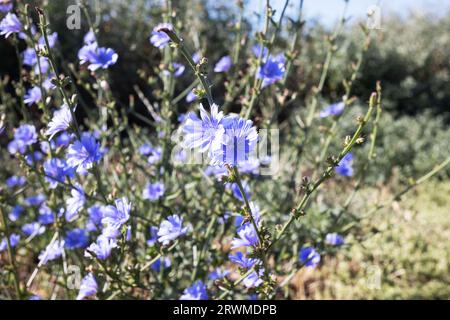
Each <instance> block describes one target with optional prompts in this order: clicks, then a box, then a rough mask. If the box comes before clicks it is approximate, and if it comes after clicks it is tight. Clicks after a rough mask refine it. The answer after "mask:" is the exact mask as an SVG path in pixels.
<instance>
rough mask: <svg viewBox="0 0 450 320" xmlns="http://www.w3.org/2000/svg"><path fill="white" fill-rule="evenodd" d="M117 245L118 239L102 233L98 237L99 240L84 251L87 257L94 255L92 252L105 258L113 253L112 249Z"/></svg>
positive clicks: (100, 257)
mask: <svg viewBox="0 0 450 320" xmlns="http://www.w3.org/2000/svg"><path fill="white" fill-rule="evenodd" d="M116 247H117V241H116V239H111V238H107V237H105V236H103V235H100V236H99V237H98V238H97V241H96V242H94V243H92V244H91V245H90V246H89V247H88V248H87V249H86V251H85V252H84V256H85V257H92V254H91V253H93V254H95V257H97V258H98V259H100V260H105V259H106V258H108V257H109V256H110V255H111V250H112V249H114V248H116Z"/></svg>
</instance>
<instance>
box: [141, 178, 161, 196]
mask: <svg viewBox="0 0 450 320" xmlns="http://www.w3.org/2000/svg"><path fill="white" fill-rule="evenodd" d="M164 190H165V188H164V183H162V182H161V181H157V182H155V183H148V184H147V185H146V186H145V188H144V191H143V192H142V198H143V199H147V200H150V201H156V200H158V199H159V198H161V197H162V196H163V194H164Z"/></svg>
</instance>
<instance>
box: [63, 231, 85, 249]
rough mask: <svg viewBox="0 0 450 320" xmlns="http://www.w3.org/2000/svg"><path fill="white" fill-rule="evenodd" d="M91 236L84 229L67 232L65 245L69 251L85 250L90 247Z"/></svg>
mask: <svg viewBox="0 0 450 320" xmlns="http://www.w3.org/2000/svg"><path fill="white" fill-rule="evenodd" d="M88 242H89V236H88V233H87V231H86V230H84V229H73V230H70V231H69V232H67V235H66V238H65V239H64V244H65V246H66V248H67V249H78V248H84V247H86V246H87V245H88Z"/></svg>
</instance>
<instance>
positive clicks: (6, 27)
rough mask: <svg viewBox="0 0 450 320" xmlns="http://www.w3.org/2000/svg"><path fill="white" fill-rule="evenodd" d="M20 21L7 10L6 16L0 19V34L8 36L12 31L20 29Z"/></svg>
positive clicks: (15, 31)
mask: <svg viewBox="0 0 450 320" xmlns="http://www.w3.org/2000/svg"><path fill="white" fill-rule="evenodd" d="M22 27H23V26H22V23H21V22H20V20H19V18H17V16H16V15H15V14H14V13H11V12H8V13H7V14H6V16H5V17H4V18H3V20H2V21H0V35H2V36H5V38H8V37H9V36H10V35H11V34H13V33H19V32H21V31H22Z"/></svg>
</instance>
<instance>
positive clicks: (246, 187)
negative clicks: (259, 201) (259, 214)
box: [226, 180, 250, 202]
mask: <svg viewBox="0 0 450 320" xmlns="http://www.w3.org/2000/svg"><path fill="white" fill-rule="evenodd" d="M242 187H243V188H244V193H245V196H246V197H247V199H250V186H249V184H248V182H247V181H246V180H243V181H242ZM226 188H227V189H231V191H232V192H233V196H234V197H235V198H236V199H238V200H239V201H241V202H244V195H243V194H242V193H241V190H239V186H238V184H237V183H236V182H233V183H229V184H227V185H226Z"/></svg>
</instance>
